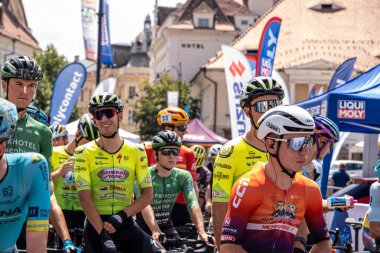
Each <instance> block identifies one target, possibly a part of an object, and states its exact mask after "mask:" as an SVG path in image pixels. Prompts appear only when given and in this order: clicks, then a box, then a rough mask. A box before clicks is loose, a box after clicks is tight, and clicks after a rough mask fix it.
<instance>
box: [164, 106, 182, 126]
mask: <svg viewBox="0 0 380 253" xmlns="http://www.w3.org/2000/svg"><path fill="white" fill-rule="evenodd" d="M157 122H158V125H160V126H162V125H164V124H167V125H183V124H186V123H187V122H189V116H188V115H187V113H186V112H185V111H184V110H183V109H181V108H178V107H169V108H165V109H163V110H161V111H159V112H158V115H157Z"/></svg>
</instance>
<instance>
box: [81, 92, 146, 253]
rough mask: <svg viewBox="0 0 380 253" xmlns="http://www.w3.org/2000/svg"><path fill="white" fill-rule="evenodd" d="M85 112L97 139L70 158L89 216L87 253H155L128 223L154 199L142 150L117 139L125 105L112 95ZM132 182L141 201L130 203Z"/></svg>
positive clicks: (94, 100) (93, 101)
mask: <svg viewBox="0 0 380 253" xmlns="http://www.w3.org/2000/svg"><path fill="white" fill-rule="evenodd" d="M89 112H90V113H91V114H92V115H93V117H94V119H93V120H94V123H95V125H96V127H97V128H98V130H99V132H100V135H101V137H100V138H99V139H96V140H94V141H92V142H89V143H87V144H85V145H83V146H81V147H78V148H77V149H76V150H75V153H74V174H75V182H76V186H77V189H78V195H79V201H80V204H81V206H82V208H83V211H84V212H85V214H86V217H87V220H86V223H85V226H84V241H85V252H88V253H92V252H103V253H114V252H115V253H116V252H154V250H153V247H152V246H154V243H153V240H151V239H150V237H149V236H148V235H147V234H145V233H144V232H143V231H142V230H141V229H140V228H139V227H137V225H135V223H134V221H133V219H132V216H133V215H135V214H136V213H137V212H140V211H141V210H142V209H143V208H144V207H146V206H147V205H148V204H149V203H150V202H151V201H152V199H153V190H152V183H151V178H150V174H149V171H148V164H147V157H146V154H145V152H144V148H143V147H142V146H141V145H138V144H134V143H130V142H128V141H124V140H123V139H122V138H121V137H120V135H119V124H120V122H121V121H122V119H123V113H122V112H123V105H122V103H121V101H120V99H119V98H118V97H117V96H116V95H114V94H111V93H101V94H99V95H95V96H94V97H92V98H91V100H90V103H89ZM135 179H136V180H137V183H138V186H139V188H140V190H141V196H140V197H139V198H137V199H136V200H135V201H134V202H133V203H132V196H133V185H134V180H135Z"/></svg>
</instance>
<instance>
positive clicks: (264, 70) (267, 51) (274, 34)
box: [256, 17, 281, 76]
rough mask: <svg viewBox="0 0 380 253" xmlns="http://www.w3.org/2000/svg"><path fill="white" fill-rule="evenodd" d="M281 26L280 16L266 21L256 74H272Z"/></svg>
mask: <svg viewBox="0 0 380 253" xmlns="http://www.w3.org/2000/svg"><path fill="white" fill-rule="evenodd" d="M280 28H281V19H280V18H279V17H273V18H271V19H270V20H269V21H268V23H266V25H265V27H264V30H263V33H262V34H261V39H260V45H259V51H258V54H257V65H256V73H257V75H256V76H272V70H273V64H274V56H275V54H276V47H277V41H278V35H279V34H280Z"/></svg>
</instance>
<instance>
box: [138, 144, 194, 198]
mask: <svg viewBox="0 0 380 253" xmlns="http://www.w3.org/2000/svg"><path fill="white" fill-rule="evenodd" d="M144 148H145V152H146V154H147V157H148V166H153V165H155V164H156V163H157V161H156V156H155V154H154V150H153V149H152V144H148V145H146V146H145V147H144ZM175 166H176V167H177V168H179V169H183V170H187V171H188V172H190V174H191V176H192V178H193V182H196V180H197V174H196V167H195V155H194V152H193V151H192V150H191V149H189V148H188V147H186V146H184V145H182V146H181V147H180V152H179V155H178V160H177V164H176V165H175ZM176 203H180V204H183V205H185V204H186V200H185V197H184V196H183V193H180V194H179V196H178V199H177V201H176Z"/></svg>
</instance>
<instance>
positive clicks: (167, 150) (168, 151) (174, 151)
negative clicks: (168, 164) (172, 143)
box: [160, 148, 180, 156]
mask: <svg viewBox="0 0 380 253" xmlns="http://www.w3.org/2000/svg"><path fill="white" fill-rule="evenodd" d="M160 152H161V155H164V156H170V155H174V156H178V155H179V152H180V150H179V148H162V149H160Z"/></svg>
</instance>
